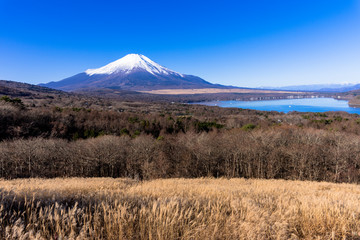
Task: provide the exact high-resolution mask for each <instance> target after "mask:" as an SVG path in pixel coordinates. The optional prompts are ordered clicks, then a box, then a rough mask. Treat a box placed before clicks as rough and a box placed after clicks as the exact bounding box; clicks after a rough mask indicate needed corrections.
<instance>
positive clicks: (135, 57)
mask: <svg viewBox="0 0 360 240" xmlns="http://www.w3.org/2000/svg"><path fill="white" fill-rule="evenodd" d="M136 69H142V70H145V71H147V72H149V73H151V74H153V75H156V74H165V75H169V74H172V75H178V76H181V77H182V76H183V75H182V74H180V73H177V72H174V71H172V70H170V69H167V68H165V67H163V66H161V65H159V64H157V63H156V62H154V61H152V60H151V59H149V58H147V57H146V56H144V55H141V54H128V55H126V56H125V57H123V58H120V59H119V60H116V61H114V62H112V63H109V64H108V65H105V66H103V67H101V68H96V69H88V70H86V71H85V73H86V74H87V75H89V76H92V75H95V74H106V75H110V74H115V73H125V74H126V73H130V72H132V71H133V70H136Z"/></svg>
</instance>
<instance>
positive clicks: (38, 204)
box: [0, 178, 360, 239]
mask: <svg viewBox="0 0 360 240" xmlns="http://www.w3.org/2000/svg"><path fill="white" fill-rule="evenodd" d="M0 189H1V196H0V199H1V206H0V238H1V239H3V238H6V239H359V233H360V208H359V203H360V186H358V185H351V184H333V183H317V182H300V181H284V180H255V179H254V180H245V179H229V180H227V179H206V178H205V179H165V180H154V181H146V182H136V181H134V180H129V179H109V178H91V179H84V178H68V179H49V180H43V179H24V180H9V181H7V180H1V181H0Z"/></svg>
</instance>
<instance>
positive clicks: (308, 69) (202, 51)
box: [0, 0, 360, 87]
mask: <svg viewBox="0 0 360 240" xmlns="http://www.w3.org/2000/svg"><path fill="white" fill-rule="evenodd" d="M128 53H141V54H144V55H146V56H148V57H149V58H150V59H152V60H154V61H156V62H158V63H159V64H161V65H164V66H165V67H168V68H170V69H173V70H175V71H178V72H181V73H185V74H193V75H197V76H200V77H202V78H204V79H205V80H208V81H210V82H213V83H221V84H228V85H235V86H248V87H257V86H284V85H299V84H312V83H342V82H360V1H359V0H357V1H351V0H283V1H280V0H271V1H270V0H247V1H226V0H222V1H211V0H208V1H195V0H192V1H188V0H182V1H169V0H167V1H140V0H139V1H108V0H102V1H91V0H90V1H76V0H71V1H69V0H52V1H48V0H47V1H43V0H36V1H29V0H27V1H22V0H18V1H14V0H0V79H8V80H14V81H20V82H28V83H34V84H37V83H41V82H49V81H57V80H61V79H63V78H66V77H69V76H72V75H74V74H77V73H79V72H83V71H84V70H86V69H88V68H97V67H101V66H103V65H105V64H107V63H109V62H111V61H114V60H116V59H118V58H121V57H123V56H124V55H126V54H128Z"/></svg>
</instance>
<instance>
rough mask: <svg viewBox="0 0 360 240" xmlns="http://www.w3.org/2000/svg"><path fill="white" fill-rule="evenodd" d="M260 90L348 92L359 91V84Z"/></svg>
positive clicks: (315, 85)
mask: <svg viewBox="0 0 360 240" xmlns="http://www.w3.org/2000/svg"><path fill="white" fill-rule="evenodd" d="M261 88H262V89H270V90H282V91H310V92H348V91H353V90H357V89H360V84H352V83H346V84H312V85H297V86H285V87H261Z"/></svg>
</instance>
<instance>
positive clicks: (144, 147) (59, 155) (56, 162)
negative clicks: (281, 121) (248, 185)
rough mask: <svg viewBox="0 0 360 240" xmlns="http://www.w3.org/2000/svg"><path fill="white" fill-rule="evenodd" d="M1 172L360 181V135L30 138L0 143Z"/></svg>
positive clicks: (290, 131)
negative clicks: (74, 139) (68, 139)
mask: <svg viewBox="0 0 360 240" xmlns="http://www.w3.org/2000/svg"><path fill="white" fill-rule="evenodd" d="M0 152H1V155H0V167H1V171H0V177H2V178H7V179H9V178H27V177H45V178H52V177H72V176H76V177H130V178H136V179H155V178H170V177H184V178H194V177H209V176H211V177H244V178H267V179H270V178H282V179H299V180H315V181H331V182H353V183H358V182H359V180H360V179H359V176H360V175H359V174H360V139H359V138H358V137H357V136H355V135H349V134H344V133H332V132H328V131H323V130H315V131H314V130H304V129H298V128H295V127H278V128H277V129H276V130H274V129H268V130H261V129H258V130H253V131H246V130H241V129H234V130H226V131H222V132H215V131H213V132H209V133H205V132H204V133H198V134H197V133H188V134H178V135H176V137H175V136H174V135H165V136H163V137H161V138H158V139H155V138H153V137H152V136H148V135H140V136H138V137H136V138H131V137H129V136H126V135H124V136H120V137H119V136H101V137H98V138H91V139H86V140H78V141H71V142H69V141H67V140H63V139H43V138H35V139H28V140H14V141H6V142H1V143H0Z"/></svg>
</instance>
